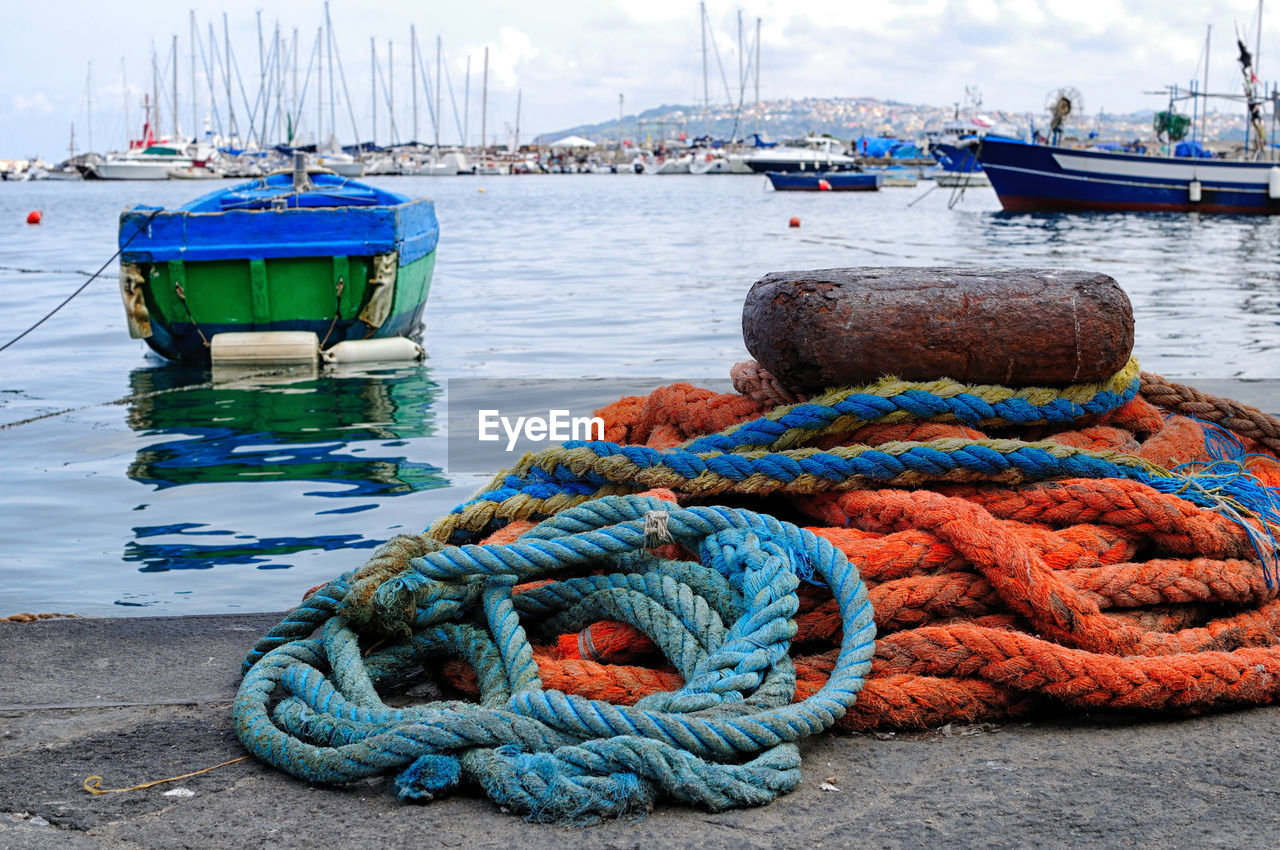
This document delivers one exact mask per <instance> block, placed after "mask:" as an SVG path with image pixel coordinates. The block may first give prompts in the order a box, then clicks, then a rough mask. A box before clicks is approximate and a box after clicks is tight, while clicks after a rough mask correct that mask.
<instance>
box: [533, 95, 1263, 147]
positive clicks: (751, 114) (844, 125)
mask: <svg viewBox="0 0 1280 850" xmlns="http://www.w3.org/2000/svg"><path fill="white" fill-rule="evenodd" d="M735 111H736V110H735V109H734V108H733V107H731V106H728V105H726V104H719V105H717V104H712V106H711V108H710V110H709V111H708V112H707V113H704V112H703V109H702V107H701V106H679V105H673V106H659V107H656V108H654V109H649V110H646V111H645V112H642V113H640V114H639V115H630V116H625V117H624V118H623V119H622V120H621V121H619V120H618V119H616V118H615V119H612V120H610V121H605V122H602V123H600V124H584V125H581V126H577V127H569V128H566V129H564V130H559V131H556V132H554V133H544V134H543V135H542V136H540V137H539V138H538V141H540V142H547V141H550V140H552V139H555V138H559V137H561V136H565V135H569V134H574V135H579V136H586V137H587V138H591V139H594V140H597V141H609V140H614V139H620V138H622V139H633V140H639V141H641V142H644V141H645V140H647V139H648V140H656V139H666V138H673V137H679V136H681V135H684V136H686V137H687V138H693V137H696V136H702V135H707V134H709V135H711V136H714V137H715V138H731V137H733V136H735V135H736V136H737V137H739V138H750V136H751V134H752V133H757V132H758V133H760V134H761V135H762V136H765V137H768V138H774V139H780V138H790V137H796V136H803V135H806V134H808V133H819V134H822V133H828V134H830V135H832V136H835V137H837V138H841V139H855V138H858V137H860V136H885V135H887V136H897V137H902V138H915V137H920V136H923V135H924V134H925V133H926V132H927V131H929V130H936V129H939V128H941V127H942V125H943V123H944V122H946V121H950V120H952V119H954V118H955V116H956V107H955V106H922V105H918V104H910V103H899V102H897V101H892V100H878V99H876V98H873V97H806V98H798V99H793V98H782V99H779V100H768V101H762V102H761V103H760V108H759V110H758V111H757V109H756V105H755V104H754V103H748V104H744V105H743V107H742V112H741V113H740V114H737V115H735ZM979 112H980V113H981V114H982V115H984V116H986V117H987V118H989V119H991V120H992V121H993V123H995V124H997V125H1007V126H1008V127H1009V128H1010V129H1013V130H1016V131H1017V132H1018V133H1019V134H1020V135H1022V136H1028V137H1029V135H1030V128H1031V126H1032V125H1033V124H1034V126H1035V127H1036V128H1037V129H1038V130H1043V129H1044V128H1045V127H1046V126H1047V124H1048V115H1047V113H1043V112H1041V113H1034V112H1008V111H1005V110H999V109H980V110H979ZM1154 112H1155V110H1143V111H1140V112H1131V113H1127V114H1113V113H1089V114H1084V115H1079V116H1073V117H1072V118H1071V119H1069V120H1068V122H1067V131H1068V135H1071V136H1075V137H1077V138H1080V139H1085V138H1089V136H1090V133H1096V134H1097V138H1099V139H1105V140H1118V141H1130V140H1133V139H1142V140H1146V141H1151V140H1153V139H1154V132H1153V130H1152V117H1153V115H1154ZM1244 126H1245V118H1244V114H1243V112H1242V111H1241V112H1210V113H1209V115H1208V116H1207V117H1206V120H1205V138H1206V140H1208V141H1217V142H1231V141H1238V140H1241V139H1243V138H1244ZM1196 131H1197V134H1198V133H1199V121H1197V126H1196Z"/></svg>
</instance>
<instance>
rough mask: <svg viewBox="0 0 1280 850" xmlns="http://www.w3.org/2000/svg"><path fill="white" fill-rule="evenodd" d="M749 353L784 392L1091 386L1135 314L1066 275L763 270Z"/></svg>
mask: <svg viewBox="0 0 1280 850" xmlns="http://www.w3.org/2000/svg"><path fill="white" fill-rule="evenodd" d="M742 335H743V340H744V342H745V343H746V346H747V350H748V351H750V352H751V355H752V356H753V357H755V358H756V360H758V361H759V362H760V364H761V365H763V366H764V367H765V368H766V369H768V370H769V371H770V372H772V373H773V374H774V375H775V376H776V377H777V378H779V379H780V380H782V381H783V383H785V384H787V385H788V386H793V387H797V388H799V389H803V390H814V389H820V388H822V387H828V386H840V385H849V384H862V383H868V382H870V381H874V380H876V379H877V378H880V377H883V376H885V375H896V376H897V377H899V378H903V379H906V380H917V381H919V380H931V379H935V378H943V377H946V378H954V379H955V380H957V381H964V382H967V383H993V384H1004V385H1009V386H1028V385H1037V384H1049V385H1052V384H1067V383H1081V382H1088V381H1096V380H1101V379H1102V378H1105V377H1107V376H1109V375H1112V374H1114V373H1115V372H1117V371H1119V370H1120V369H1121V368H1123V367H1124V365H1125V363H1126V362H1128V360H1129V356H1130V354H1131V353H1132V351H1133V308H1132V306H1131V305H1130V304H1129V297H1128V296H1127V295H1125V293H1124V290H1123V289H1121V288H1120V286H1119V284H1117V283H1116V282H1115V280H1113V279H1112V278H1111V277H1110V276H1108V275H1105V274H1099V273H1097V272H1088V271H1080V270H1075V269H1020V268H980V267H974V268H911V267H861V268H845V269H818V270H814V271H789V272H773V273H771V274H768V275H765V276H764V277H763V278H761V279H760V280H758V281H756V283H755V284H754V285H753V286H752V287H751V290H750V291H749V292H748V293H747V298H746V303H745V304H744V305H743V310H742Z"/></svg>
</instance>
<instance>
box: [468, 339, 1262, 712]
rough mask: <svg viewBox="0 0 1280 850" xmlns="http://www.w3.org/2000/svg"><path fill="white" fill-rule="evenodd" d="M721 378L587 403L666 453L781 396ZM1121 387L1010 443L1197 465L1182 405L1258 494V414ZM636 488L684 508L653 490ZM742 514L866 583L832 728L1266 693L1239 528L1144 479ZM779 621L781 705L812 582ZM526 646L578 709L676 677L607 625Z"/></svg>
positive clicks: (946, 492) (802, 677)
mask: <svg viewBox="0 0 1280 850" xmlns="http://www.w3.org/2000/svg"><path fill="white" fill-rule="evenodd" d="M734 378H735V386H737V387H738V388H739V390H740V392H739V393H729V394H717V393H713V392H711V391H709V390H703V389H698V388H695V387H692V386H689V385H687V384H676V385H672V386H668V387H663V388H660V389H658V390H655V391H654V392H653V393H651V394H650V395H648V396H642V397H629V398H624V399H621V400H620V401H618V402H615V403H613V404H611V405H609V406H608V407H606V408H604V409H603V410H601V411H599V412H598V414H597V415H600V416H602V417H603V418H604V419H605V421H606V423H607V426H608V430H607V432H606V439H607V440H611V441H615V442H619V443H628V444H639V445H646V446H650V447H654V448H666V447H670V446H673V445H676V444H678V443H680V442H682V441H685V440H688V439H691V438H694V437H697V436H701V435H704V434H708V433H713V432H716V431H720V430H722V429H724V428H726V427H729V426H731V425H734V424H736V423H740V422H743V421H746V420H749V419H753V418H756V417H758V416H760V415H761V414H762V413H764V412H766V411H768V410H770V409H772V408H773V407H774V406H777V405H780V404H786V403H794V402H795V401H797V400H798V399H799V398H800V397H798V396H797V395H796V394H795V393H794V392H793V391H791V390H790V389H789V388H786V387H783V386H781V385H780V384H779V383H778V382H777V381H776V380H774V379H773V378H772V377H771V376H769V375H767V374H766V373H763V371H762V370H761V369H760V368H759V367H758V366H756V365H755V364H739V366H738V367H735V370H734ZM1142 386H1143V391H1142V394H1141V395H1139V397H1138V398H1135V399H1134V400H1133V401H1131V402H1129V403H1128V404H1126V405H1124V406H1123V407H1121V408H1119V409H1117V410H1115V411H1113V412H1112V413H1109V414H1106V415H1104V416H1101V417H1098V418H1097V419H1096V420H1095V421H1092V422H1087V423H1083V424H1081V423H1076V424H1075V426H1074V427H1063V428H1059V429H1054V428H1051V427H1049V426H1039V427H1036V428H1024V429H1021V430H1020V431H1018V432H1017V434H1016V436H1019V437H1021V438H1024V439H1047V440H1054V441H1057V442H1059V443H1063V444H1066V445H1069V446H1074V447H1083V448H1090V449H1112V450H1118V451H1122V452H1125V453H1128V454H1134V455H1137V456H1139V457H1142V458H1145V459H1147V460H1149V461H1152V462H1154V463H1156V464H1159V465H1161V466H1164V467H1166V468H1172V467H1174V466H1177V465H1178V464H1182V463H1187V462H1196V461H1201V462H1208V461H1210V460H1212V458H1211V456H1210V453H1209V451H1208V449H1207V448H1206V425H1205V424H1203V423H1202V422H1201V421H1198V420H1197V419H1192V418H1189V417H1187V416H1184V415H1181V413H1180V412H1179V411H1183V410H1185V411H1189V412H1194V413H1195V414H1196V416H1197V417H1204V418H1207V419H1211V420H1213V421H1215V422H1217V423H1220V424H1221V425H1222V426H1224V427H1226V428H1228V429H1230V430H1231V431H1232V432H1233V433H1234V434H1235V435H1236V437H1237V438H1238V439H1239V441H1240V443H1241V444H1242V445H1243V446H1244V448H1245V450H1246V451H1247V452H1248V453H1249V454H1248V455H1246V456H1245V458H1244V459H1243V460H1242V461H1240V462H1241V463H1242V465H1243V466H1244V467H1245V468H1246V469H1247V471H1248V472H1249V473H1251V474H1252V475H1253V476H1255V477H1256V478H1257V479H1258V480H1259V482H1260V483H1262V484H1263V485H1265V486H1267V487H1271V488H1276V487H1280V461H1277V455H1276V451H1277V449H1278V448H1280V439H1277V437H1278V436H1280V428H1278V427H1277V423H1276V420H1274V419H1273V418H1271V417H1269V416H1267V415H1266V414H1262V413H1260V412H1259V411H1256V410H1254V409H1252V408H1248V407H1246V406H1244V405H1238V404H1236V403H1234V402H1226V401H1223V400H1219V399H1214V398H1212V397H1210V396H1205V395H1204V394H1201V393H1198V392H1196V391H1194V390H1190V389H1189V388H1185V387H1179V386H1178V385H1176V384H1171V383H1169V382H1167V381H1164V379H1161V378H1159V377H1158V376H1153V375H1144V376H1143V384H1142ZM1152 400H1155V401H1158V402H1159V404H1160V405H1161V406H1159V407H1158V406H1156V404H1153V403H1152ZM989 436H992V435H989V434H985V433H983V432H981V431H978V430H976V429H974V428H971V427H964V426H960V425H954V424H945V423H943V424H940V423H931V422H924V423H909V424H898V425H870V426H866V427H863V428H861V429H859V430H857V431H855V432H854V433H852V434H845V435H838V436H835V437H832V438H829V443H828V444H827V447H829V446H830V445H837V444H852V443H861V444H866V445H879V444H883V443H886V442H889V441H894V440H913V441H923V440H931V439H937V438H941V437H965V438H969V439H982V438H986V437H989ZM1000 436H1010V433H1009V430H1008V429H1006V430H1005V431H1002V432H1001V434H1000ZM649 495H658V496H661V497H662V498H665V499H668V500H670V501H672V502H679V503H681V504H689V503H690V502H691V501H692V497H690V496H689V495H687V494H681V493H675V492H671V491H669V490H658V491H652V492H651V493H650V494H649ZM751 507H753V508H755V509H758V510H765V511H767V512H769V513H771V514H774V515H775V516H779V517H780V518H784V519H792V520H796V519H799V520H801V523H800V524H805V523H806V521H807V523H808V524H810V525H811V526H813V527H811V530H812V531H814V532H816V533H817V534H819V535H822V536H823V537H826V538H827V539H829V540H830V541H831V542H832V543H833V544H835V545H836V546H837V547H839V548H840V549H841V550H843V551H844V553H845V554H846V555H847V556H848V558H849V560H850V562H851V563H853V564H854V565H855V566H856V567H857V568H858V570H859V571H860V572H861V574H862V577H863V579H864V580H865V581H866V583H867V585H868V587H869V588H870V597H871V602H872V605H873V607H874V609H875V619H876V626H877V631H878V636H877V640H876V656H875V661H874V664H873V667H872V671H871V676H870V678H869V679H868V681H867V684H866V687H865V688H864V690H863V691H862V693H861V694H860V695H859V697H858V701H857V703H856V705H855V706H854V708H853V710H852V711H851V712H850V713H849V714H848V715H846V716H845V717H844V718H843V719H842V720H841V721H840V723H839V724H838V725H839V726H840V727H842V728H845V729H871V728H881V729H893V728H923V727H929V726H936V725H940V724H943V723H947V722H955V723H974V722H979V721H986V720H995V719H1000V718H1006V717H1010V716H1016V715H1020V714H1024V713H1026V712H1027V711H1029V710H1031V709H1032V708H1033V707H1035V706H1037V705H1040V704H1045V703H1049V704H1054V703H1056V704H1059V705H1066V706H1075V707H1087V708H1102V707H1107V708H1117V709H1118V708H1124V709H1146V710H1178V711H1182V712H1196V711H1204V710H1208V709H1212V708H1215V707H1220V706H1227V705H1240V704H1261V703H1268V702H1271V701H1273V700H1275V699H1276V697H1277V696H1278V695H1280V640H1278V637H1280V598H1278V594H1280V591H1278V590H1277V588H1275V587H1270V586H1268V583H1267V581H1266V576H1265V572H1264V569H1263V567H1262V565H1261V564H1260V563H1259V562H1258V555H1257V553H1256V551H1255V548H1254V543H1253V542H1251V540H1250V538H1249V535H1248V534H1247V532H1246V531H1245V529H1244V528H1243V527H1242V526H1241V525H1240V524H1239V523H1238V522H1236V521H1232V520H1231V519H1229V518H1227V517H1226V516H1223V515H1222V514H1219V513H1216V512H1214V511H1210V510H1206V509H1202V508H1198V507H1195V506H1194V505H1192V504H1190V503H1189V502H1187V501H1185V500H1183V499H1180V498H1178V497H1176V496H1173V495H1168V494H1164V493H1160V492H1157V491H1155V490H1153V489H1151V488H1150V487H1148V486H1147V485H1145V484H1142V483H1139V482H1134V481H1126V480H1118V479H1105V480H1087V479H1081V480H1066V481H1057V482H1052V483H1038V484H1029V485H1021V486H1008V485H1000V484H966V485H936V486H933V487H931V488H930V489H917V490H902V489H880V490H852V491H848V492H843V493H823V494H815V495H806V496H789V497H782V496H777V495H775V496H771V497H768V498H767V499H762V500H760V503H759V504H753V505H751ZM531 526H532V523H528V522H513V523H511V524H510V525H508V526H507V527H505V528H503V529H502V530H501V531H499V532H497V533H495V534H494V535H492V536H491V537H490V538H488V540H487V541H486V542H494V543H500V542H509V541H511V540H514V539H515V538H516V537H518V536H519V535H520V534H521V533H523V532H524V531H526V530H527V529H528V528H530V527H531ZM666 548H668V549H674V547H671V546H668V547H666ZM666 554H667V555H668V556H671V557H677V556H680V557H686V558H687V557H692V556H691V555H689V553H683V554H681V553H679V552H677V551H669V552H667V553H666ZM796 622H797V626H798V629H799V633H798V636H797V637H796V639H795V642H794V645H795V646H796V647H797V652H798V653H799V654H798V655H797V657H796V658H795V662H796V668H797V674H798V684H797V689H796V697H795V698H796V699H797V700H799V699H803V698H804V697H806V696H808V695H809V694H811V693H813V692H815V691H816V690H818V689H819V688H820V687H821V686H822V683H823V682H824V681H825V680H826V675H827V673H828V672H829V671H830V670H831V669H832V666H833V664H834V661H835V649H834V647H836V646H837V645H838V643H839V637H840V635H839V629H840V620H839V616H838V614H837V612H836V610H835V606H834V603H833V601H832V599H831V596H830V594H829V593H827V592H826V591H825V589H824V588H821V587H814V586H806V588H805V590H804V591H803V593H802V596H801V608H800V611H799V613H798V614H797V615H796ZM536 656H537V661H538V666H539V669H540V672H541V675H542V679H543V683H544V686H545V687H546V688H549V689H558V690H563V691H566V692H569V693H576V694H580V695H583V696H586V697H590V698H594V699H603V700H608V701H611V702H615V703H633V702H635V701H636V700H638V699H640V698H641V697H643V696H645V695H647V694H650V693H654V692H657V691H667V690H673V689H675V688H678V687H679V686H680V684H681V680H680V677H679V676H678V674H676V673H675V672H674V671H673V670H672V668H670V667H669V666H668V665H666V663H665V660H664V659H663V658H662V656H661V655H660V654H658V652H657V650H656V647H655V646H654V644H653V643H652V642H651V641H650V640H649V638H648V637H646V636H645V635H644V634H642V633H641V632H639V631H637V630H636V629H634V628H632V627H631V626H628V625H624V624H621V623H614V622H608V621H602V622H598V623H595V624H593V625H592V626H590V627H588V628H587V629H585V630H583V631H582V632H580V633H575V634H566V635H561V636H560V637H559V638H558V640H557V641H556V642H555V643H554V644H550V645H546V646H542V647H539V648H538V649H537V652H536ZM444 674H445V678H446V680H447V681H449V682H450V683H451V684H452V685H454V686H455V687H457V688H459V689H461V690H464V691H472V692H473V691H474V689H475V681H474V674H473V673H472V672H470V669H469V668H468V667H467V666H466V665H465V664H463V663H461V662H450V663H449V664H447V665H446V666H445V668H444Z"/></svg>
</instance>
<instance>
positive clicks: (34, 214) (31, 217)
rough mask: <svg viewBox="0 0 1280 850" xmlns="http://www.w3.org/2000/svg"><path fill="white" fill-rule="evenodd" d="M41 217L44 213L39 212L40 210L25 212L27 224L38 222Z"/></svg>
mask: <svg viewBox="0 0 1280 850" xmlns="http://www.w3.org/2000/svg"><path fill="white" fill-rule="evenodd" d="M42 218H44V213H42V212H40V210H32V211H31V212H29V213H27V224H39V223H40V219H42Z"/></svg>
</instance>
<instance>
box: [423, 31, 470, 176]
mask: <svg viewBox="0 0 1280 850" xmlns="http://www.w3.org/2000/svg"><path fill="white" fill-rule="evenodd" d="M468 61H470V57H468ZM423 82H426V81H425V80H424V81H423ZM449 99H450V100H452V99H453V84H452V83H450V84H449ZM440 107H441V102H440V36H439V34H437V35H436V120H435V125H436V156H437V157H439V156H440V121H441V120H442V119H443V118H444V113H442V112H441V111H440ZM453 111H454V112H455V113H456V112H457V111H458V102H457V101H456V100H454V101H453ZM462 146H463V147H464V148H465V147H466V146H467V142H466V140H465V139H464V140H463V142H462Z"/></svg>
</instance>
